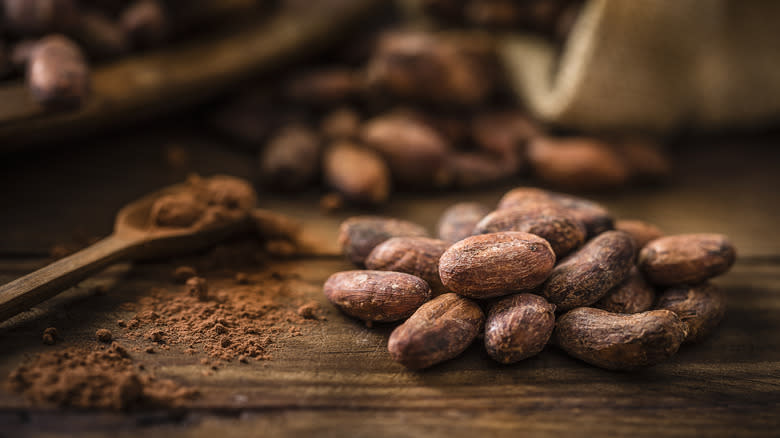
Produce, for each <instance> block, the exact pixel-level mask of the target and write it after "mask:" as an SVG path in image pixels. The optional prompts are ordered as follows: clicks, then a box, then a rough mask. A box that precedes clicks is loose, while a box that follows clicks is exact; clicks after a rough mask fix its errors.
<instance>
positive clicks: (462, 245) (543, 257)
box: [439, 232, 555, 298]
mask: <svg viewBox="0 0 780 438" xmlns="http://www.w3.org/2000/svg"><path fill="white" fill-rule="evenodd" d="M554 265H555V253H554V252H553V250H552V248H551V247H550V244H549V243H548V242H547V241H546V240H544V239H542V238H541V237H539V236H536V235H534V234H528V233H519V232H503V233H492V234H483V235H480V236H471V237H467V238H465V239H463V240H461V241H460V242H456V243H455V244H454V245H452V246H451V247H450V248H449V249H448V250H447V251H446V252H445V253H444V254H442V256H441V259H440V260H439V276H440V277H441V281H442V283H443V284H444V286H445V287H446V288H448V289H449V290H451V291H453V292H455V293H458V294H460V295H463V296H467V297H470V298H490V297H497V296H501V295H507V294H510V293H512V292H517V291H521V290H529V289H532V288H534V287H536V286H538V285H540V284H541V283H542V282H544V280H545V279H546V278H547V277H548V276H549V275H550V272H551V271H552V269H553V266H554Z"/></svg>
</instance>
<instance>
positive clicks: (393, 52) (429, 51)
mask: <svg viewBox="0 0 780 438" xmlns="http://www.w3.org/2000/svg"><path fill="white" fill-rule="evenodd" d="M471 52H472V50H471V48H470V47H467V46H466V43H464V42H463V41H459V40H458V41H456V40H454V39H451V38H444V37H441V36H438V35H434V34H432V33H423V32H393V33H388V34H386V35H384V36H383V37H382V38H381V39H380V41H379V43H378V45H377V49H376V50H375V52H374V55H373V57H372V58H371V60H370V61H369V63H368V66H367V68H366V72H367V73H366V76H367V83H368V86H369V87H370V89H372V90H374V91H376V92H379V93H383V94H389V95H392V96H393V97H396V98H400V99H407V100H408V99H411V100H417V101H423V102H434V103H439V104H456V105H472V104H476V103H479V102H481V101H483V100H485V99H486V98H487V97H488V96H489V95H490V93H491V92H492V91H493V88H494V85H495V80H494V79H493V77H494V75H493V74H492V71H490V70H491V68H490V67H489V66H488V65H492V64H493V62H490V61H493V60H487V59H485V60H484V61H487V62H476V61H475V59H474V58H475V57H474V56H473V54H472V53H471ZM484 58H489V56H485V57H484Z"/></svg>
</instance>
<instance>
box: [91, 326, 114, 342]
mask: <svg viewBox="0 0 780 438" xmlns="http://www.w3.org/2000/svg"><path fill="white" fill-rule="evenodd" d="M95 337H97V340H98V341H100V342H105V343H109V342H111V341H112V340H113V339H114V336H113V335H112V334H111V331H109V330H108V329H98V331H96V332H95Z"/></svg>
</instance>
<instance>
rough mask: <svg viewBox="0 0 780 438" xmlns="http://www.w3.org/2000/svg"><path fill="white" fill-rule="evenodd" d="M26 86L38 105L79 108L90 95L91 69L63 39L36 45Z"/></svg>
mask: <svg viewBox="0 0 780 438" xmlns="http://www.w3.org/2000/svg"><path fill="white" fill-rule="evenodd" d="M27 82H28V85H29V87H30V94H32V97H33V98H34V99H35V101H36V102H38V103H40V104H41V105H43V106H46V107H51V108H72V107H77V106H79V105H81V104H82V103H83V102H84V101H85V100H86V99H87V97H88V95H89V91H90V77H89V68H88V67H87V62H86V60H85V59H84V55H83V54H82V52H81V49H79V48H78V46H77V45H76V44H74V43H73V42H72V41H71V40H69V39H68V38H66V37H64V36H62V35H52V36H48V37H46V38H43V39H42V40H40V42H38V44H36V46H35V48H34V49H33V51H32V53H31V54H30V60H29V62H28V63H27Z"/></svg>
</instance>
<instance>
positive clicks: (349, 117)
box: [320, 108, 360, 140]
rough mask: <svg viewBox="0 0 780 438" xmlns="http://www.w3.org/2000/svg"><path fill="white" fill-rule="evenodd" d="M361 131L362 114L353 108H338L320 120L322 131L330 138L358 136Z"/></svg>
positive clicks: (343, 138) (339, 138)
mask: <svg viewBox="0 0 780 438" xmlns="http://www.w3.org/2000/svg"><path fill="white" fill-rule="evenodd" d="M359 132H360V114H359V113H358V112H357V111H355V110H353V109H351V108H338V109H335V110H333V111H331V112H330V113H328V114H327V115H326V116H325V117H323V118H322V121H320V133H322V135H323V136H324V137H325V138H327V139H330V140H345V139H352V138H355V137H357V135H358V133H359Z"/></svg>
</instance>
